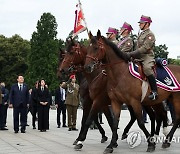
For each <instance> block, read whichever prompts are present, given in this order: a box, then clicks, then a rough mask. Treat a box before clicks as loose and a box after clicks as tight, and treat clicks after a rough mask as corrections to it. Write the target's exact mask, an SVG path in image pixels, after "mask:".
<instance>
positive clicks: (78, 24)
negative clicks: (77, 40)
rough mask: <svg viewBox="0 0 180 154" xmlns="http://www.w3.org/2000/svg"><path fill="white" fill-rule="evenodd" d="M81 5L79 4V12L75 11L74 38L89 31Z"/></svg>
mask: <svg viewBox="0 0 180 154" xmlns="http://www.w3.org/2000/svg"><path fill="white" fill-rule="evenodd" d="M80 5H81V4H77V5H76V7H77V10H76V11H75V23H74V32H73V37H75V36H76V35H78V34H79V33H81V32H83V31H85V30H86V29H87V27H86V22H85V18H84V15H83V11H82V8H81V6H80Z"/></svg>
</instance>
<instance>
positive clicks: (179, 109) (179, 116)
mask: <svg viewBox="0 0 180 154" xmlns="http://www.w3.org/2000/svg"><path fill="white" fill-rule="evenodd" d="M179 100H180V93H179V92H178V93H174V94H173V98H172V101H173V105H174V110H175V114H176V118H175V123H174V125H173V127H172V128H171V130H170V132H169V134H168V135H167V136H166V139H165V141H164V143H163V144H162V148H168V147H170V145H171V144H170V142H171V140H172V138H173V135H174V132H175V131H176V129H177V127H178V125H179V124H180V104H179Z"/></svg>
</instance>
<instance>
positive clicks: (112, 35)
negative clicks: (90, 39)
mask: <svg viewBox="0 0 180 154" xmlns="http://www.w3.org/2000/svg"><path fill="white" fill-rule="evenodd" d="M106 34H107V39H109V40H110V41H112V42H113V43H115V44H118V40H117V39H116V37H117V34H118V30H117V29H116V28H112V27H109V28H108V31H107V33H106Z"/></svg>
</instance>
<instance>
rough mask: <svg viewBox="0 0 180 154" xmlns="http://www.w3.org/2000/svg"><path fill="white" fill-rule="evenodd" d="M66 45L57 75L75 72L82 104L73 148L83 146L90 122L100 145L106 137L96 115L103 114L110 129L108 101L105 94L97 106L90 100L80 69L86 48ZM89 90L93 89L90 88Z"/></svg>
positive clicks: (111, 118)
mask: <svg viewBox="0 0 180 154" xmlns="http://www.w3.org/2000/svg"><path fill="white" fill-rule="evenodd" d="M67 44H68V45H67V52H66V54H65V57H64V59H63V61H62V62H61V63H60V65H59V70H58V75H59V76H61V75H62V74H65V73H72V71H75V72H76V76H77V78H78V81H79V84H80V96H81V102H82V104H83V117H82V122H81V130H80V133H79V136H78V138H77V139H76V141H75V142H74V145H76V144H77V145H76V146H75V149H81V148H82V146H83V145H82V141H84V140H85V139H86V135H87V131H88V128H89V125H90V124H91V122H92V120H94V121H95V124H96V125H97V127H98V129H99V130H100V133H101V134H102V139H101V143H103V142H105V141H107V137H106V136H105V131H104V130H103V128H102V127H101V125H100V124H99V122H98V115H97V113H98V112H100V111H103V112H104V114H105V116H106V118H107V121H108V123H109V125H110V127H111V129H112V124H113V117H112V113H111V111H110V108H109V106H108V105H109V104H110V99H109V98H107V96H108V95H107V94H106V96H105V95H104V96H103V97H101V99H99V102H102V103H99V104H98V105H97V104H94V103H93V101H92V99H91V98H90V93H89V89H90V88H89V86H88V82H87V80H86V78H85V76H84V75H83V74H82V68H84V67H83V66H84V65H82V63H83V64H84V62H85V57H86V48H85V47H84V46H82V45H80V44H76V43H75V42H74V41H73V40H71V41H69V42H68V43H67ZM80 49H81V54H80V51H79V50H80ZM100 73H101V72H100ZM103 78H104V75H100V76H99V78H97V81H99V80H101V79H103ZM91 89H93V87H91ZM91 97H92V96H91ZM94 97H96V96H93V97H92V98H94ZM92 109H93V116H92V117H91V119H89V120H88V116H89V114H90V113H91V112H92ZM94 110H95V111H94ZM91 115H92V114H91ZM87 125H88V126H87ZM78 141H81V142H78Z"/></svg>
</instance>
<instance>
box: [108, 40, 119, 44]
mask: <svg viewBox="0 0 180 154" xmlns="http://www.w3.org/2000/svg"><path fill="white" fill-rule="evenodd" d="M109 41H111V42H113V43H114V44H116V45H117V44H118V40H116V39H109Z"/></svg>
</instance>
